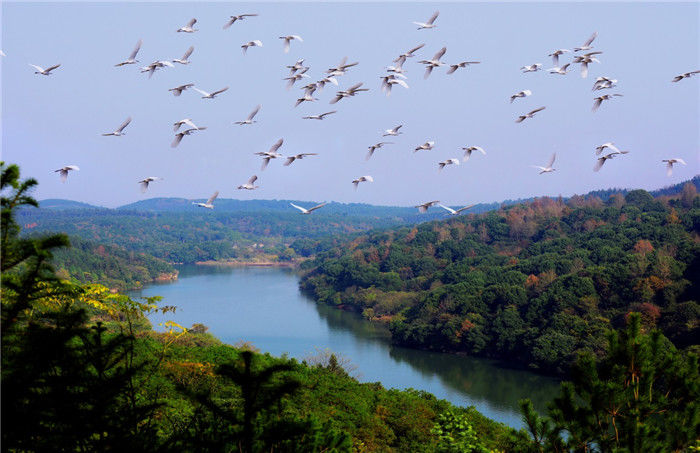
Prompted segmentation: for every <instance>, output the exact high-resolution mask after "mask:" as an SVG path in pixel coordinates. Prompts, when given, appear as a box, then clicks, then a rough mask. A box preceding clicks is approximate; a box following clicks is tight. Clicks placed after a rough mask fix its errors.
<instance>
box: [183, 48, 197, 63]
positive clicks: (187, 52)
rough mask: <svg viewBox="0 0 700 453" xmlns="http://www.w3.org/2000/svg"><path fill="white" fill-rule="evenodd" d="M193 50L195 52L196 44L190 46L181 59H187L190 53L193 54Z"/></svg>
mask: <svg viewBox="0 0 700 453" xmlns="http://www.w3.org/2000/svg"><path fill="white" fill-rule="evenodd" d="M192 52H194V46H190V48H189V49H187V51H186V52H185V54H184V55H183V56H182V58H181V60H187V59H188V58H189V57H190V55H192Z"/></svg>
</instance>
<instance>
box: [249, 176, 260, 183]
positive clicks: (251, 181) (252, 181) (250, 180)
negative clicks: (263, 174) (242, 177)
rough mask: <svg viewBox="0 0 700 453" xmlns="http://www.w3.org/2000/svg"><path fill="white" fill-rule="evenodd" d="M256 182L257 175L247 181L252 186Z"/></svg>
mask: <svg viewBox="0 0 700 453" xmlns="http://www.w3.org/2000/svg"><path fill="white" fill-rule="evenodd" d="M257 180H258V177H257V175H253V176H251V177H250V179H249V180H248V184H250V185H252V184H253V183H254V182H255V181H257Z"/></svg>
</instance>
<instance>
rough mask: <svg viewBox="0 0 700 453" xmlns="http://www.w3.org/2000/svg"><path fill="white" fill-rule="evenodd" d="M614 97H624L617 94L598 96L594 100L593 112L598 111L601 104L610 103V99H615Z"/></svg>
mask: <svg viewBox="0 0 700 453" xmlns="http://www.w3.org/2000/svg"><path fill="white" fill-rule="evenodd" d="M613 96H620V97H621V96H622V95H621V94H617V93H615V94H604V95H602V96H598V97H597V98H594V99H593V108H592V109H591V110H593V111H594V112H595V111H596V110H598V107H600V104H602V103H603V101H609V100H610V99H612V98H613Z"/></svg>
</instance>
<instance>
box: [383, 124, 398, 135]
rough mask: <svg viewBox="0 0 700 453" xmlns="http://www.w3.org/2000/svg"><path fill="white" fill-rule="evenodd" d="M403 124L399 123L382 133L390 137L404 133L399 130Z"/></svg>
mask: <svg viewBox="0 0 700 453" xmlns="http://www.w3.org/2000/svg"><path fill="white" fill-rule="evenodd" d="M401 126H403V124H399V125H398V126H396V127H395V128H393V129H387V130H385V131H384V133H383V134H382V137H389V136H393V137H395V136H397V135H399V134H403V132H399V129H401Z"/></svg>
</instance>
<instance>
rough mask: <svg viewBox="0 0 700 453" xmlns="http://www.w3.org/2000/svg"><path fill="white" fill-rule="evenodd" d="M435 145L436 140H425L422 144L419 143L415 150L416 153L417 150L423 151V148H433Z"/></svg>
mask: <svg viewBox="0 0 700 453" xmlns="http://www.w3.org/2000/svg"><path fill="white" fill-rule="evenodd" d="M433 145H435V142H425V143H423V144H422V145H419V146H417V147H416V149H414V150H413V152H414V153H415V152H416V151H421V150H431V149H433Z"/></svg>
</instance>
